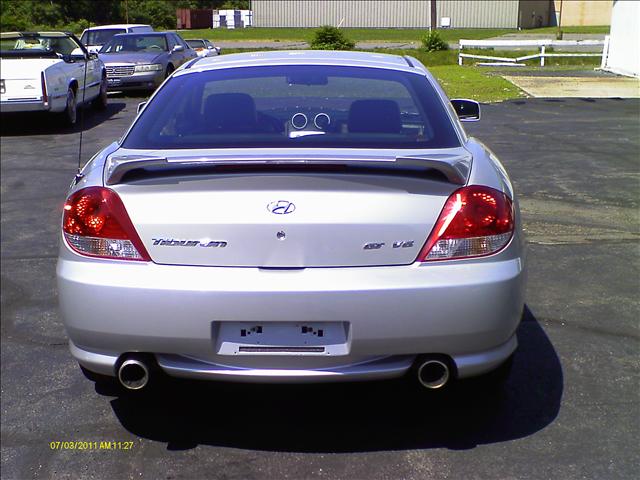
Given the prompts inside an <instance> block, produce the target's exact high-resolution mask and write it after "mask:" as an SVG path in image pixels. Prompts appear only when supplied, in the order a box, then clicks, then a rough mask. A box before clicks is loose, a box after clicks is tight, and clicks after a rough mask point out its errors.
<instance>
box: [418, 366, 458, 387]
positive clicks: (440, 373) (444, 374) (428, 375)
mask: <svg viewBox="0 0 640 480" xmlns="http://www.w3.org/2000/svg"><path fill="white" fill-rule="evenodd" d="M416 366H417V368H416V376H417V378H418V382H420V385H422V386H423V387H424V388H427V389H429V390H438V389H440V388H443V387H444V386H445V385H447V384H448V383H449V381H450V380H451V369H450V368H449V364H448V363H447V362H446V361H443V360H439V359H437V358H428V359H422V360H418V362H417V363H416Z"/></svg>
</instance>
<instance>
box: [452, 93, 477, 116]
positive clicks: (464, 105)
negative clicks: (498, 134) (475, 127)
mask: <svg viewBox="0 0 640 480" xmlns="http://www.w3.org/2000/svg"><path fill="white" fill-rule="evenodd" d="M451 105H453V109H454V110H455V111H456V113H457V114H458V118H459V119H460V121H461V122H477V121H478V120H480V104H479V103H478V102H476V101H475V100H463V99H459V98H458V99H455V100H451Z"/></svg>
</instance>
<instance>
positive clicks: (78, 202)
mask: <svg viewBox="0 0 640 480" xmlns="http://www.w3.org/2000/svg"><path fill="white" fill-rule="evenodd" d="M62 230H63V232H64V238H65V239H66V240H67V243H68V244H69V246H70V247H71V248H72V249H73V250H75V251H76V252H78V253H80V254H82V255H89V256H91V257H101V258H116V259H121V260H141V261H150V260H151V258H150V257H149V254H148V253H147V250H146V249H145V248H144V245H143V244H142V241H141V240H140V237H139V236H138V234H137V232H136V230H135V228H134V227H133V224H132V223H131V220H130V219H129V215H128V214H127V211H126V209H125V208H124V205H123V203H122V200H120V197H119V196H118V194H117V193H116V192H114V191H113V190H110V189H108V188H103V187H88V188H83V189H82V190H78V191H77V192H75V193H74V194H73V195H71V196H70V197H69V198H68V199H67V202H66V203H65V205H64V215H63V218H62Z"/></svg>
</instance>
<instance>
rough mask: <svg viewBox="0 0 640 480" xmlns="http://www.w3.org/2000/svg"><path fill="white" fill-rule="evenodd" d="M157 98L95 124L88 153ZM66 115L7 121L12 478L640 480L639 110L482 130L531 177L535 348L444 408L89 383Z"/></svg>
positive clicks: (574, 113) (561, 115) (4, 436)
mask: <svg viewBox="0 0 640 480" xmlns="http://www.w3.org/2000/svg"><path fill="white" fill-rule="evenodd" d="M140 101H142V99H141V98H133V97H122V96H113V97H110V105H109V108H108V109H107V111H106V112H100V113H95V112H91V111H87V112H86V117H85V131H84V141H83V151H82V160H83V161H86V160H88V159H89V158H90V157H91V156H92V155H93V154H94V153H95V152H96V151H97V150H98V149H99V148H102V147H104V146H106V145H108V144H109V143H111V142H112V141H114V140H116V139H117V138H118V137H119V136H120V135H121V134H122V133H123V132H124V130H125V128H126V127H127V125H128V124H129V123H130V121H131V120H132V119H133V117H134V115H135V111H136V105H137V103H138V102H140ZM57 123H59V122H58V121H57V120H56V119H55V118H51V117H47V116H19V117H6V118H5V117H3V118H2V138H1V150H0V153H1V192H2V205H1V212H2V221H1V227H2V229H1V239H2V252H1V254H2V300H1V302H2V324H1V325H2V338H1V347H2V348H1V365H2V367H1V368H2V377H1V388H2V410H1V413H2V416H1V418H2V420H1V422H2V429H1V442H2V447H1V448H2V455H1V459H2V478H6V479H23V478H73V479H75V478H136V479H139V478H153V479H155V478H163V479H181V478H185V479H190V478H226V479H233V478H241V479H250V478H256V479H257V478H292V479H297V478H349V479H350V478H358V479H359V478H362V479H376V478H388V479H396V478H402V479H422V478H451V479H474V478H478V479H484V478H534V479H538V478H540V479H546V478H561V479H578V478H580V479H581V478H638V475H639V474H640V473H639V472H640V455H639V453H640V450H639V449H638V445H639V442H640V398H639V396H640V380H639V372H640V356H639V355H638V354H639V351H640V349H639V346H640V342H639V339H640V336H639V323H638V318H639V313H640V308H639V299H640V271H639V267H640V265H639V264H640V261H639V260H640V255H639V254H640V251H639V249H638V239H639V234H640V183H639V180H640V175H639V172H640V154H639V153H638V152H640V100H638V99H629V100H622V99H579V98H578V99H522V100H515V101H509V102H503V103H499V104H492V105H485V106H483V119H482V121H481V122H479V123H475V124H466V125H467V131H468V132H470V133H471V134H473V135H475V136H478V137H479V138H480V139H482V140H483V141H485V142H486V143H487V144H488V145H489V146H490V147H491V148H492V149H493V150H494V152H495V153H496V154H497V155H498V156H499V157H500V158H501V160H502V161H503V163H504V164H505V166H506V168H507V170H508V171H509V173H510V175H511V178H512V179H513V180H514V183H515V186H516V190H517V191H518V192H519V194H520V205H521V209H522V212H523V217H524V223H525V228H526V231H527V235H528V241H529V284H528V295H527V309H526V312H525V315H524V318H523V322H522V324H521V327H520V329H519V331H518V338H519V342H520V348H519V352H518V355H517V356H516V360H515V365H514V369H513V371H512V374H511V377H510V379H509V381H508V384H507V387H506V389H505V391H504V392H503V394H502V395H499V396H492V395H488V394H486V393H485V392H483V390H482V387H481V385H477V384H475V383H473V382H469V383H468V384H467V385H463V386H462V387H461V388H459V389H457V390H454V392H453V393H452V394H451V395H450V396H448V397H445V398H437V397H434V396H429V395H416V394H415V392H414V391H413V390H411V389H410V388H408V387H406V386H405V385H403V384H402V383H401V382H396V381H394V382H376V383H370V384H338V385H322V386H268V385H260V386H255V385H229V384H208V383H204V384H202V383H198V382H187V381H173V382H170V383H168V384H167V385H166V386H164V387H163V389H161V390H159V391H158V392H157V393H158V394H157V395H156V396H154V397H144V398H142V399H136V398H132V397H131V396H128V395H123V394H121V393H120V392H119V391H118V390H117V389H115V388H113V387H112V386H110V385H108V384H97V385H96V384H94V383H92V382H90V381H88V380H87V379H85V378H84V376H83V375H82V373H81V372H80V369H79V368H78V366H77V365H76V363H75V362H74V361H73V359H72V357H71V355H70V354H69V352H68V348H67V343H66V337H65V332H64V329H63V327H62V323H61V319H60V318H59V314H58V310H57V298H56V287H55V263H56V257H57V248H58V240H59V238H58V235H59V234H58V230H59V221H60V215H61V212H62V205H63V203H64V199H65V193H66V189H67V186H68V185H69V183H70V181H71V179H72V177H73V174H74V173H75V171H76V169H77V164H78V142H79V129H75V130H74V131H69V130H65V129H63V128H62V127H59V126H58V125H57ZM91 308H92V306H91V305H90V304H88V305H87V315H91ZM179 320H180V319H176V321H179ZM58 441H60V442H64V441H87V442H98V444H99V443H100V442H111V444H112V445H114V447H113V448H111V449H106V448H103V449H99V448H98V449H92V450H70V449H52V448H51V447H50V443H51V442H58ZM113 442H116V443H115V444H114V443H113ZM117 442H132V443H131V444H123V443H121V444H118V443H117ZM129 445H130V446H131V448H130V449H124V447H125V446H129Z"/></svg>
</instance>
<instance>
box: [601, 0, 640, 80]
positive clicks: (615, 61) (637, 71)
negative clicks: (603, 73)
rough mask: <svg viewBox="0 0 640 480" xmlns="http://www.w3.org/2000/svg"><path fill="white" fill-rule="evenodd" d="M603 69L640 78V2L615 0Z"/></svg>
mask: <svg viewBox="0 0 640 480" xmlns="http://www.w3.org/2000/svg"><path fill="white" fill-rule="evenodd" d="M602 68H603V69H604V70H607V71H609V72H613V73H617V74H620V75H627V76H630V77H640V2H638V1H634V0H614V2H613V8H612V10H611V32H610V34H609V45H608V49H607V48H606V47H605V55H603V58H602Z"/></svg>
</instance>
